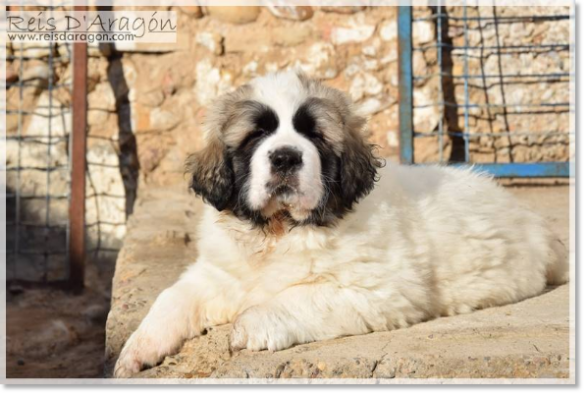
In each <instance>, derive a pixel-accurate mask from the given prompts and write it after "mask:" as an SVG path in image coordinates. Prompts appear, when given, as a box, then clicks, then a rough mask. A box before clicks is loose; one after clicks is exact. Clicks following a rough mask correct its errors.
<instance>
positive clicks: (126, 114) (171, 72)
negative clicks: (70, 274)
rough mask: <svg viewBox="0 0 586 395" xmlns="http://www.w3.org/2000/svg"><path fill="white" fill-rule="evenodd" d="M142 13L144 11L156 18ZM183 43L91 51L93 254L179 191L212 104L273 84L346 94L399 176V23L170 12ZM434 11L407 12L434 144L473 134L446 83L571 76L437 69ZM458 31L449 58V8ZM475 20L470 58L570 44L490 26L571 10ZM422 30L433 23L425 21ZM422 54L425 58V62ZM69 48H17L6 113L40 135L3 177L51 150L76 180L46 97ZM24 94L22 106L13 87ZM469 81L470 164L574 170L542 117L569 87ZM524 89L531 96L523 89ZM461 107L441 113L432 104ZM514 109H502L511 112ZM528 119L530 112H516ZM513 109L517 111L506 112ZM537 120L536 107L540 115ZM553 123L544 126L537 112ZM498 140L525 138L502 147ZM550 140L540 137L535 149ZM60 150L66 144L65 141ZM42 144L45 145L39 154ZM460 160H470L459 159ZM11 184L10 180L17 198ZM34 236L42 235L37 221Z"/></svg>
mask: <svg viewBox="0 0 586 395" xmlns="http://www.w3.org/2000/svg"><path fill="white" fill-rule="evenodd" d="M147 9H148V8H147ZM175 10H176V11H177V13H178V41H177V43H176V44H174V45H169V44H133V43H124V44H117V46H116V47H113V46H112V45H100V46H90V50H89V54H90V58H89V81H88V84H89V113H88V124H89V141H88V162H89V165H88V168H89V175H88V191H87V192H88V202H87V207H88V213H87V221H88V224H89V225H90V226H89V227H88V231H89V240H90V243H89V244H90V248H91V249H98V248H99V249H101V250H104V251H108V250H112V251H115V250H116V249H118V248H119V246H120V243H121V240H122V238H123V236H124V232H125V225H124V223H125V219H126V216H127V215H128V214H129V213H131V212H132V206H133V203H134V198H135V196H136V190H137V187H138V185H139V184H155V185H170V184H175V183H178V182H183V173H182V172H183V161H184V159H185V157H186V155H187V154H188V153H190V152H192V151H194V150H197V149H198V148H200V147H201V145H202V134H201V123H202V119H203V117H204V116H205V108H206V106H207V105H208V104H209V103H210V101H211V100H213V99H214V98H215V97H216V96H217V95H219V94H221V93H223V92H227V91H230V90H232V89H234V88H235V87H237V86H239V85H241V84H243V83H246V82H247V81H249V80H250V79H251V78H254V77H255V76H258V75H263V74H265V73H267V72H270V71H276V70H282V69H288V68H301V69H303V70H305V71H306V72H307V73H308V74H309V75H311V76H314V77H318V78H321V79H323V80H324V81H325V83H326V84H328V85H331V86H334V87H337V88H339V89H342V90H344V91H346V92H348V93H349V94H350V95H351V96H352V98H353V99H354V100H355V101H357V102H358V103H360V104H361V111H362V112H363V113H364V114H365V115H367V116H368V117H369V118H370V122H369V129H368V130H367V132H366V133H367V134H368V137H369V138H370V140H371V141H373V142H374V143H376V144H378V145H379V146H380V151H379V152H380V154H381V155H384V156H386V157H389V158H391V160H396V159H397V155H398V145H399V139H398V101H397V100H398V88H397V85H398V75H397V60H398V53H397V20H396V18H397V9H396V7H276V6H273V7H207V8H202V7H177V8H175ZM436 12H437V10H436V7H414V9H413V15H414V17H415V18H419V19H422V20H418V21H416V22H414V24H413V44H414V47H415V48H419V50H416V51H415V52H414V53H413V67H414V73H415V75H418V76H426V75H430V74H436V76H428V77H423V78H419V79H417V80H416V81H415V86H414V100H415V104H416V105H424V106H425V107H423V108H416V109H415V110H414V124H415V130H416V131H417V132H423V133H436V131H437V130H438V128H439V124H440V120H441V122H442V124H443V130H444V131H450V132H461V131H462V130H464V128H465V126H466V124H465V122H466V121H465V119H466V117H465V116H464V109H463V107H462V106H461V105H463V104H464V93H465V87H464V85H463V83H462V80H461V79H457V78H447V77H446V78H444V79H443V81H442V83H441V89H440V81H439V78H438V77H437V73H438V72H439V70H440V66H441V69H442V70H443V71H444V72H447V73H452V74H456V75H461V74H463V73H464V71H465V70H466V67H467V68H468V73H469V74H474V75H483V74H484V75H498V74H535V75H543V74H555V73H567V72H568V71H569V68H570V58H569V51H568V50H567V48H566V49H563V48H562V49H560V48H557V49H549V50H545V49H540V50H539V51H537V52H535V51H531V50H527V51H521V50H516V51H513V50H511V51H509V52H514V53H512V54H507V55H500V56H499V55H498V54H496V53H495V52H496V51H494V50H489V49H487V50H484V51H478V50H473V51H472V50H471V51H470V52H469V55H475V56H476V57H473V56H471V57H470V60H469V62H468V65H467V66H466V65H465V63H464V62H463V56H462V51H463V50H462V49H458V48H453V49H452V48H447V49H445V50H444V51H442V62H441V65H439V64H438V52H437V47H435V45H434V43H435V42H436V41H437V25H436V19H435V18H431V17H432V16H433V15H434V13H436ZM443 12H444V13H447V14H448V15H449V16H450V19H446V20H445V22H446V23H447V25H446V24H445V23H444V25H443V29H442V31H443V38H444V42H449V43H451V44H452V45H454V46H456V47H461V46H463V45H464V40H465V35H464V33H463V22H462V21H461V17H462V16H463V9H462V8H461V7H460V8H458V7H445V8H444V11H443ZM467 13H468V16H469V17H473V18H478V17H480V18H485V19H481V20H480V22H479V21H478V20H473V21H470V22H468V27H469V31H468V41H469V44H470V45H478V44H481V43H482V44H483V45H484V46H487V47H494V46H496V45H505V46H507V45H529V44H532V45H533V44H537V45H541V44H550V43H568V42H569V26H570V25H569V21H568V20H567V19H565V20H564V19H563V20H557V21H549V20H537V21H531V22H529V21H527V20H520V21H517V22H515V21H513V22H511V23H508V22H507V23H504V24H501V23H499V24H494V23H491V20H490V18H494V16H495V15H499V16H505V17H511V16H523V15H525V16H526V15H538V16H539V15H541V16H544V15H552V14H567V13H568V9H567V8H563V7H542V8H539V7H530V8H528V7H498V8H496V9H493V8H492V7H480V8H478V7H469V8H468V10H467ZM426 18H427V19H426ZM422 48H426V49H422ZM69 51H70V47H69V46H67V45H56V46H53V47H48V46H40V47H39V46H38V45H37V46H36V47H33V46H31V45H28V44H25V45H23V46H22V47H21V46H20V45H16V44H15V45H11V44H10V43H9V46H8V53H9V55H19V54H22V55H26V56H27V60H26V61H24V64H23V66H22V70H21V66H20V63H19V61H18V59H17V60H13V61H9V62H8V66H7V67H8V68H7V75H8V76H7V78H8V79H11V80H9V81H11V83H9V89H8V92H7V101H8V109H18V108H22V109H24V110H29V111H33V110H34V113H35V114H37V115H23V116H22V117H21V118H20V120H21V121H22V125H23V129H22V133H23V134H24V135H31V136H32V135H39V136H40V137H39V138H40V139H41V140H39V141H35V140H30V141H24V142H21V143H20V146H18V143H17V142H15V141H13V140H9V141H8V142H7V145H8V146H7V148H8V149H7V153H8V162H9V165H11V164H12V165H14V164H15V163H16V162H17V161H18V157H17V156H18V152H19V150H18V147H20V152H21V159H20V160H21V165H26V164H31V166H32V165H34V164H35V163H37V162H38V163H37V164H39V165H44V164H46V162H47V158H46V157H45V156H44V155H45V153H46V145H47V144H46V143H47V142H50V144H51V145H52V156H53V161H54V163H53V164H62V165H66V164H67V152H68V144H67V136H68V135H69V133H70V128H71V114H70V112H69V111H68V109H69V106H70V101H71V95H70V92H69V90H68V88H67V87H63V88H59V89H56V90H55V91H54V92H53V95H52V100H51V105H50V106H49V104H48V102H49V95H48V91H47V83H48V80H49V72H48V70H49V68H48V67H47V61H48V54H49V53H51V52H52V53H53V54H54V55H56V56H57V58H55V61H54V63H53V71H52V73H53V77H52V78H53V82H55V83H69V82H70V81H71V63H70V60H69V59H70V58H69V55H70V54H69ZM19 80H20V81H28V82H29V83H30V85H31V86H27V87H26V88H24V89H23V90H22V105H20V107H19V101H21V98H20V97H21V91H20V90H19V88H18V84H16V83H15V82H16V81H19ZM518 81H519V79H498V78H497V79H493V78H492V77H491V78H490V79H488V78H481V79H475V80H473V81H472V82H471V83H470V84H469V86H468V90H469V92H470V102H471V103H472V104H473V105H475V106H474V107H470V108H469V110H470V111H469V117H468V126H469V129H470V131H471V132H473V133H484V134H485V135H483V136H474V137H472V138H471V139H470V148H471V159H472V161H479V162H494V161H497V162H509V161H516V162H519V161H521V162H522V161H550V160H552V161H553V160H556V161H557V160H559V161H565V160H568V159H569V158H570V157H572V156H573V154H572V153H570V152H569V144H568V143H569V138H570V137H569V136H568V134H567V130H568V128H569V121H570V116H569V112H568V108H567V106H549V107H546V108H543V107H541V106H538V104H540V103H567V102H568V101H569V100H568V94H569V83H568V79H567V78H547V79H545V78H534V79H532V80H531V79H529V80H527V79H525V80H523V83H519V82H518ZM528 81H529V82H528ZM441 101H447V102H455V103H458V105H459V107H455V106H449V105H448V106H444V107H442V106H440V105H437V103H438V102H441ZM505 103H506V104H507V107H503V106H502V105H503V104H505ZM523 103H525V104H529V106H521V104H523ZM514 104H519V105H518V106H513V105H514ZM532 104H534V105H535V106H532ZM49 107H50V109H51V112H52V114H53V115H57V116H54V117H52V118H51V119H52V121H51V122H52V137H51V138H49V137H48V136H47V133H48V120H47V119H48V118H47V116H46V115H47V111H48V110H49ZM544 110H545V111H544ZM7 123H8V125H7V129H8V130H7V132H8V135H15V134H16V133H17V130H18V123H19V118H18V115H16V114H9V115H8V119H7ZM503 131H513V132H523V133H525V134H523V135H522V136H521V135H519V136H516V137H511V138H507V137H502V136H493V135H492V134H495V133H500V132H503ZM538 132H547V134H538ZM57 137H61V139H60V140H59V139H57ZM461 143H462V141H461V139H460V140H458V139H453V138H449V137H448V135H444V137H443V147H442V152H443V158H444V159H447V158H450V157H451V158H455V157H457V156H458V152H459V151H458V149H459V148H458V147H459V146H458V144H460V145H461ZM43 144H44V145H43ZM438 147H439V142H438V138H437V134H436V135H435V136H429V137H423V138H418V139H416V144H415V157H416V161H418V162H428V161H435V160H437V159H438V151H439V149H438ZM460 154H461V152H460ZM33 173H34V172H31V173H22V179H23V183H22V184H21V189H22V191H23V193H24V191H25V190H26V191H29V190H30V191H35V193H37V194H39V193H40V194H43V193H44V192H43V189H42V188H43V185H46V181H45V178H46V176H45V175H44V174H43V173H39V172H37V173H39V174H33ZM67 182H68V176H67V171H66V169H64V170H59V171H56V172H53V173H52V174H51V185H52V187H51V188H52V190H54V192H55V193H64V192H66V190H67ZM15 185H16V180H15V179H14V177H13V175H12V174H11V173H9V174H8V187H9V188H15ZM55 204H56V208H55V209H54V210H52V212H53V216H54V217H55V221H64V220H66V214H67V212H66V200H65V201H59V202H56V203H55ZM43 207H44V206H43V204H42V202H41V203H38V204H37V205H36V206H35V203H33V202H29V203H27V204H26V205H25V207H24V210H25V211H26V212H28V213H29V214H31V213H32V214H34V215H36V216H37V217H38V218H44V215H43V210H44V208H43ZM39 221H40V219H39Z"/></svg>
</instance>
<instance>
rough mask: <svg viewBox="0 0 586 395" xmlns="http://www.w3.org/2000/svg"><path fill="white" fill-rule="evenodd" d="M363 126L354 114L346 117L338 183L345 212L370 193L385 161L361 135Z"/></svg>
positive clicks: (363, 120) (363, 121) (362, 121)
mask: <svg viewBox="0 0 586 395" xmlns="http://www.w3.org/2000/svg"><path fill="white" fill-rule="evenodd" d="M365 123H366V120H365V119H364V118H362V117H360V116H357V115H350V116H349V117H347V118H346V124H345V126H346V133H345V136H344V138H345V139H344V150H343V152H342V155H341V165H340V184H341V190H342V202H343V204H344V207H346V208H347V209H351V208H352V206H353V205H354V203H357V202H358V201H359V200H360V199H362V198H363V197H364V196H366V195H368V194H369V193H370V191H372V189H373V188H374V183H375V182H376V181H378V174H377V170H378V169H379V168H381V167H383V166H384V160H381V159H379V158H377V157H376V156H375V154H374V149H375V145H373V144H369V143H368V142H367V141H365V138H364V137H363V136H362V130H363V129H364V125H365Z"/></svg>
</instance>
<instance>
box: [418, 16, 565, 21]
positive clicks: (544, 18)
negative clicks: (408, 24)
mask: <svg viewBox="0 0 586 395" xmlns="http://www.w3.org/2000/svg"><path fill="white" fill-rule="evenodd" d="M433 18H441V19H449V20H454V21H462V20H464V18H462V17H458V16H452V15H447V14H438V15H437V16H435V17H432V16H422V17H418V18H413V22H420V21H421V22H423V21H429V20H431V19H433ZM567 19H570V15H519V16H500V17H499V22H500V21H503V22H506V21H508V22H511V21H512V22H537V21H560V20H567ZM468 20H469V21H489V22H490V21H493V20H494V18H493V17H491V16H484V17H483V16H477V17H468Z"/></svg>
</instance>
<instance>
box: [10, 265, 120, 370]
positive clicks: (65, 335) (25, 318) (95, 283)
mask: <svg viewBox="0 0 586 395" xmlns="http://www.w3.org/2000/svg"><path fill="white" fill-rule="evenodd" d="M101 263H103V262H101ZM111 266H113V263H112V265H111ZM100 269H102V270H101V271H102V273H100V274H98V273H97V271H96V268H95V267H94V266H90V267H88V268H87V270H88V273H87V275H86V289H85V290H84V291H83V293H82V294H80V295H73V294H71V293H69V292H65V291H61V290H56V289H27V288H22V287H14V286H10V287H9V289H8V292H7V306H6V317H7V323H6V335H7V341H6V348H7V350H6V376H7V378H95V377H103V366H104V365H103V364H104V340H105V323H106V317H107V315H108V311H109V308H110V281H111V276H112V270H113V267H109V268H107V267H106V268H105V267H103V266H102V267H100Z"/></svg>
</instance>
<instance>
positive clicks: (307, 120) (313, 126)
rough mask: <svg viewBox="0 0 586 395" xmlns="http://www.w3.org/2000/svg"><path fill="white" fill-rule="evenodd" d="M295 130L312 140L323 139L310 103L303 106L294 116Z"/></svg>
mask: <svg viewBox="0 0 586 395" xmlns="http://www.w3.org/2000/svg"><path fill="white" fill-rule="evenodd" d="M293 128H295V130H296V131H297V133H300V134H302V135H304V136H305V137H308V138H310V139H313V138H318V139H321V138H322V135H321V134H320V133H319V131H318V130H317V122H316V120H315V117H314V115H313V114H312V113H311V110H310V105H309V104H308V103H305V104H302V105H301V107H299V108H298V109H297V112H296V113H295V115H294V116H293Z"/></svg>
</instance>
